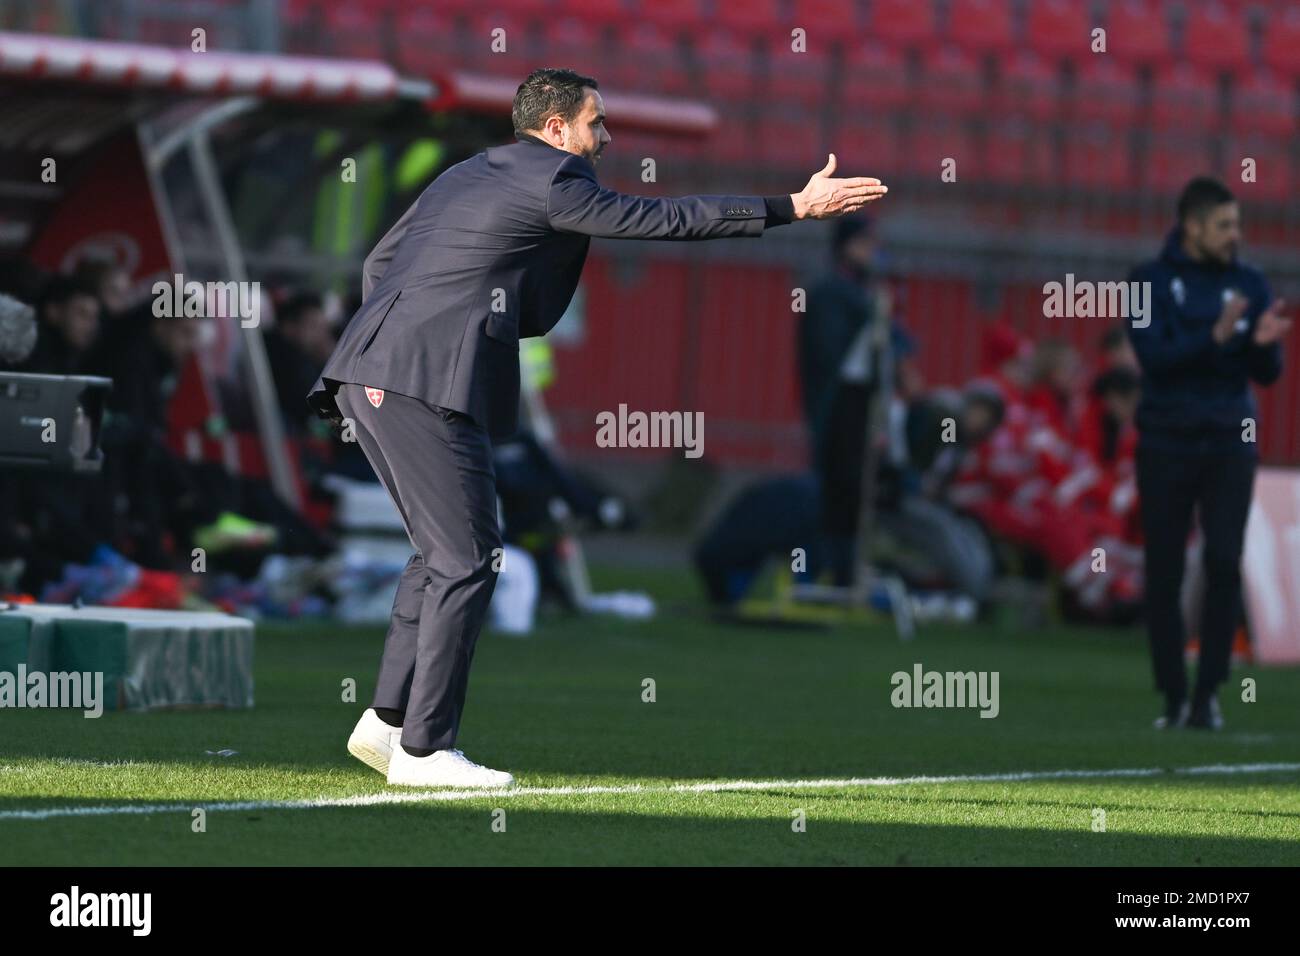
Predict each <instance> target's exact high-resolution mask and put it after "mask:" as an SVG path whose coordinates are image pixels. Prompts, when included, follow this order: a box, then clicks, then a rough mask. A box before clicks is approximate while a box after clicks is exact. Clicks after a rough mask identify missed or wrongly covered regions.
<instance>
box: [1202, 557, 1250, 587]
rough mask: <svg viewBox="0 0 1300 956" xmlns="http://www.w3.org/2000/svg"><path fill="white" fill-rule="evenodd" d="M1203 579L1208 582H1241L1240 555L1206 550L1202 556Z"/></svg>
mask: <svg viewBox="0 0 1300 956" xmlns="http://www.w3.org/2000/svg"><path fill="white" fill-rule="evenodd" d="M1203 567H1204V568H1205V579H1206V581H1207V583H1210V584H1212V585H1213V584H1227V585H1232V584H1239V583H1240V582H1241V555H1240V554H1235V553H1225V552H1221V551H1208V550H1207V551H1206V552H1205V556H1204V558H1203Z"/></svg>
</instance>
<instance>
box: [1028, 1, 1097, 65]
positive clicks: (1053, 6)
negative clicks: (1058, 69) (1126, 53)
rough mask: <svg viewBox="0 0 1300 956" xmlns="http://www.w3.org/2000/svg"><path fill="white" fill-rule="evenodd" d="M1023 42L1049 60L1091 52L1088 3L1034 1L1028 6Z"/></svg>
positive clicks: (1073, 58) (1068, 57) (1076, 58)
mask: <svg viewBox="0 0 1300 956" xmlns="http://www.w3.org/2000/svg"><path fill="white" fill-rule="evenodd" d="M1028 7H1029V18H1028V20H1027V21H1026V23H1025V32H1026V37H1025V42H1026V45H1027V46H1028V47H1029V48H1030V49H1031V50H1037V51H1038V52H1039V53H1041V54H1042V55H1043V56H1046V57H1049V58H1052V59H1061V58H1064V59H1070V60H1078V59H1082V58H1083V57H1084V55H1085V54H1086V55H1089V56H1090V55H1092V30H1093V28H1094V27H1096V26H1098V25H1099V24H1095V23H1093V22H1092V19H1091V18H1090V17H1089V15H1088V5H1087V4H1086V3H1079V2H1078V0H1034V2H1033V3H1031V4H1029V5H1028Z"/></svg>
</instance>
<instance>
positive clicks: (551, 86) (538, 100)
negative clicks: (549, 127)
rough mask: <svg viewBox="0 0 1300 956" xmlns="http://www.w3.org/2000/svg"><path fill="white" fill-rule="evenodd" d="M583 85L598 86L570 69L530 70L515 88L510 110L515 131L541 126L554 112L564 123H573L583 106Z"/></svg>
mask: <svg viewBox="0 0 1300 956" xmlns="http://www.w3.org/2000/svg"><path fill="white" fill-rule="evenodd" d="M584 87H591V89H593V90H596V89H599V88H600V87H598V86H597V85H596V81H595V80H594V79H592V78H591V77H589V76H583V75H582V74H581V73H575V72H574V71H573V70H554V69H541V70H533V72H531V73H529V74H528V78H527V79H525V80H524V81H523V82H522V83H520V84H519V89H518V90H516V91H515V102H514V106H513V107H512V108H511V110H510V118H511V120H512V121H513V122H514V124H515V132H516V133H523V132H526V131H527V130H530V129H541V128H542V124H543V123H545V122H546V121H547V120H548V119H550V118H551V117H552V116H554V115H557V114H558V115H559V117H560V119H562V120H564V122H565V123H572V122H573V121H574V120H575V119H577V118H578V111H579V110H581V109H582V101H583V98H584V96H585V95H586V94H584V93H583V88H584Z"/></svg>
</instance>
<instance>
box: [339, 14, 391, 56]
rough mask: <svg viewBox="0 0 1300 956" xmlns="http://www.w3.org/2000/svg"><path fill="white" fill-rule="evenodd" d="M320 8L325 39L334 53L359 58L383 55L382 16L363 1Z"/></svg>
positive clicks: (384, 54)
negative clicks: (355, 3) (323, 22)
mask: <svg viewBox="0 0 1300 956" xmlns="http://www.w3.org/2000/svg"><path fill="white" fill-rule="evenodd" d="M324 12H325V35H326V37H327V41H326V42H327V44H328V46H329V49H330V50H331V51H332V52H333V53H334V54H335V55H337V56H346V57H354V58H356V59H363V60H381V59H385V58H386V56H387V51H386V49H385V46H384V37H383V33H384V30H383V26H384V18H383V17H382V16H380V14H379V13H378V11H376V10H374V9H371V8H369V7H366V6H364V5H354V4H348V5H347V6H336V5H334V4H328V5H326V6H325V8H324Z"/></svg>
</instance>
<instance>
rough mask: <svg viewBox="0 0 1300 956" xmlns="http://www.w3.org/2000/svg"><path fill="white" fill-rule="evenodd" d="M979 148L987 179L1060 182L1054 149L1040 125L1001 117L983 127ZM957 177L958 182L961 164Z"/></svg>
mask: <svg viewBox="0 0 1300 956" xmlns="http://www.w3.org/2000/svg"><path fill="white" fill-rule="evenodd" d="M980 152H981V161H980V167H979V168H980V171H981V173H982V175H983V178H984V179H985V180H987V181H989V182H993V183H998V184H1002V185H1008V186H1053V187H1057V188H1059V186H1060V180H1061V172H1060V166H1059V164H1058V163H1057V161H1056V150H1055V147H1054V146H1053V141H1052V139H1051V137H1050V136H1049V135H1048V132H1047V130H1046V128H1045V127H1043V126H1033V125H1031V124H1029V123H1026V122H1025V121H1024V120H1021V119H1014V118H1013V119H1008V120H1001V121H999V122H997V123H995V124H992V125H990V126H989V128H988V129H987V130H986V131H985V136H984V140H983V143H982V147H981V150H980ZM957 177H958V182H960V181H961V169H960V168H958V171H957Z"/></svg>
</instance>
